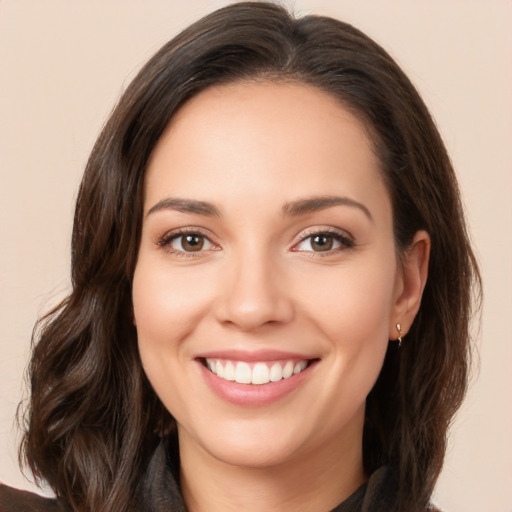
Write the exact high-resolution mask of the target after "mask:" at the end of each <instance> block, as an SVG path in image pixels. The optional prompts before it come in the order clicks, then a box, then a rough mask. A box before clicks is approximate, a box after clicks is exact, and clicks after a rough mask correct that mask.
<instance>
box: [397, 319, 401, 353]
mask: <svg viewBox="0 0 512 512" xmlns="http://www.w3.org/2000/svg"><path fill="white" fill-rule="evenodd" d="M396 330H397V331H398V338H397V340H398V348H400V347H401V346H402V326H401V325H400V324H396Z"/></svg>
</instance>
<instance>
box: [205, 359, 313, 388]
mask: <svg viewBox="0 0 512 512" xmlns="http://www.w3.org/2000/svg"><path fill="white" fill-rule="evenodd" d="M307 365H308V363H307V361H305V360H303V361H281V362H277V361H276V362H274V363H263V362H259V363H255V364H254V365H253V366H252V368H251V366H250V365H249V364H248V363H246V362H244V361H225V360H220V359H206V366H207V368H208V369H209V370H210V371H211V372H212V373H214V374H216V375H217V377H220V378H221V379H224V380H229V381H236V382H238V383H239V384H256V385H261V384H268V383H269V382H278V381H280V380H282V379H289V378H290V377H291V376H292V375H296V374H297V373H300V372H302V371H303V370H305V368H306V367H307Z"/></svg>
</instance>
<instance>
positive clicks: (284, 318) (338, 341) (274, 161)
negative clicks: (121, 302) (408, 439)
mask: <svg viewBox="0 0 512 512" xmlns="http://www.w3.org/2000/svg"><path fill="white" fill-rule="evenodd" d="M144 205H145V206H144V219H143V229H142V239H141V244H140V251H139V255H138V262H137V266H136V270H135V276H134V283H133V305H134V318H135V323H136V328H137V333H138V342H139V349H140V354H141V358H142V363H143V366H144V369H145V371H146V373H147V376H148V378H149V380H150V382H151V384H152V386H153V387H154V389H155V391H156V393H157V394H158V396H159V397H160V399H161V400H162V402H163V403H164V404H165V406H166V407H167V409H168V410H169V411H170V412H171V413H172V415H173V416H174V418H175V419H176V421H177V424H178V431H179V436H180V447H181V449H182V451H187V453H196V454H197V453H200V454H202V455H201V456H206V457H210V456H213V457H214V458H216V459H218V460H222V461H225V462H228V463H230V464H236V465H241V466H258V467H261V466H270V465H276V464H280V463H283V462H292V461H294V460H299V458H301V457H307V456H308V454H312V453H318V452H319V451H322V450H324V451H325V453H330V454H331V455H332V454H335V455H336V456H344V457H347V456H349V457H355V458H358V457H360V453H361V435H362V428H363V419H364V406H365V399H366V396H367V395H368V393H369V391H370V390H371V388H372V386H373V384H374V383H375V380H376V379H377V376H378V374H379V371H380V369H381V366H382V363H383V359H384V355H385V352H386V348H387V345H388V340H389V339H390V338H396V330H395V324H396V322H398V321H400V319H399V318H397V315H396V302H397V298H398V297H399V295H400V293H401V291H402V289H403V283H402V277H401V273H400V271H399V267H398V265H397V259H396V253H395V247H394V243H393V226H392V211H391V204H390V199H389V194H388V192H387V190H386V187H385V185H384V183H383V180H382V178H381V176H380V173H379V162H378V160H377V159H376V157H375V155H374V153H373V152H372V149H371V147H370V142H369V140H368V137H367V135H366V133H365V131H364V129H363V127H362V125H361V123H360V122H359V121H358V120H357V119H356V118H355V117H354V116H353V115H352V114H350V113H349V112H348V111H347V110H345V109H344V108H343V107H342V106H341V105H340V104H339V103H338V102H337V101H336V100H335V99H333V98H332V97H330V96H329V95H327V94H326V93H324V92H322V91H320V90H317V89H316V88H312V87H310V86H305V85H298V84H276V83H240V84H235V85H228V86H219V87H214V88H211V89H208V90H206V91H204V92H202V93H200V94H199V95H197V96H195V97H194V98H192V99H191V100H190V101H188V102H187V103H186V104H185V105H184V106H183V107H182V108H181V109H180V111H179V112H178V113H177V114H176V115H175V116H174V118H173V119H172V121H171V123H170V125H169V126H168V128H167V130H166V131H165V133H164V134H163V136H162V137H161V139H160V141H159V142H158V144H157V146H156V148H155V150H154V152H153V154H152V157H151V160H150V162H149V167H148V170H147V176H146V183H145V198H144ZM212 370H213V371H212ZM233 379H235V380H233Z"/></svg>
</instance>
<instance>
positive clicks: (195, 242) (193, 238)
mask: <svg viewBox="0 0 512 512" xmlns="http://www.w3.org/2000/svg"><path fill="white" fill-rule="evenodd" d="M169 245H170V246H171V248H172V249H173V250H174V251H176V252H200V251H205V250H208V249H212V248H213V244H212V243H211V242H210V240H208V238H206V237H205V236H204V235H201V234H200V233H183V234H181V235H175V236H173V238H172V240H171V241H170V244H169Z"/></svg>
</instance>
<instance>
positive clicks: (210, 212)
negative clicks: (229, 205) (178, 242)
mask: <svg viewBox="0 0 512 512" xmlns="http://www.w3.org/2000/svg"><path fill="white" fill-rule="evenodd" d="M160 210H176V211H178V212H183V213H195V214H197V215H206V216H208V217H220V216H221V214H220V210H219V209H218V208H217V207H216V206H215V205H214V204H212V203H208V202H206V201H196V200H194V199H180V198H176V197H167V198H165V199H162V200H161V201H158V203H156V204H155V205H154V206H152V207H151V208H150V210H149V211H148V213H147V214H146V216H147V215H150V214H152V213H155V212H158V211H160Z"/></svg>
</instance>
